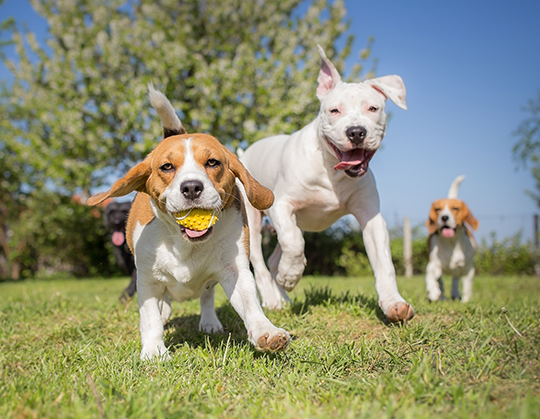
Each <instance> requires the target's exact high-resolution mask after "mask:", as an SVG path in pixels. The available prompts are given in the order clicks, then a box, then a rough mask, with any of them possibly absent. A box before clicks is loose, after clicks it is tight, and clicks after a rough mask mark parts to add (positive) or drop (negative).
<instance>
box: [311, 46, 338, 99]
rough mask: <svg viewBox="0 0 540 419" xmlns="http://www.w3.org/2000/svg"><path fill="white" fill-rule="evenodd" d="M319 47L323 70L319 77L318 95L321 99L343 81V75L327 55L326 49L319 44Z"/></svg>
mask: <svg viewBox="0 0 540 419" xmlns="http://www.w3.org/2000/svg"><path fill="white" fill-rule="evenodd" d="M317 48H318V49H319V54H320V55H321V58H322V62H321V70H320V71H319V77H318V78H317V83H319V86H318V87H317V97H318V98H319V99H321V98H322V97H324V96H326V94H327V93H328V92H329V91H330V90H332V89H333V88H334V87H336V86H337V85H338V84H339V83H341V76H340V75H339V73H338V71H337V70H336V67H334V64H332V63H331V62H330V60H329V59H328V58H327V57H326V54H325V53H324V50H323V49H322V48H321V46H320V45H317Z"/></svg>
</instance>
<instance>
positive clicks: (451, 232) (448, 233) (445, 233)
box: [441, 228, 456, 239]
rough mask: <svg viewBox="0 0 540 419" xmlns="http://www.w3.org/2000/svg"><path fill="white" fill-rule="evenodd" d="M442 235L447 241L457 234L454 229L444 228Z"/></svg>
mask: <svg viewBox="0 0 540 419" xmlns="http://www.w3.org/2000/svg"><path fill="white" fill-rule="evenodd" d="M441 233H442V235H443V236H444V237H446V238H447V239H449V238H450V237H454V234H456V232H455V231H454V229H453V228H443V229H442V231H441Z"/></svg>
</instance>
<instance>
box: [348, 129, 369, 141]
mask: <svg viewBox="0 0 540 419" xmlns="http://www.w3.org/2000/svg"><path fill="white" fill-rule="evenodd" d="M366 133H367V131H366V129H365V128H364V127H361V126H356V127H349V128H347V131H345V135H346V136H347V138H348V139H349V140H350V141H351V143H353V144H360V143H362V142H363V141H364V140H365V138H366Z"/></svg>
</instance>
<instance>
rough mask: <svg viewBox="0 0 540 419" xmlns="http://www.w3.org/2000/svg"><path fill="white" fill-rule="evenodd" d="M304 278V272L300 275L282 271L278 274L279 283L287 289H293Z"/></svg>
mask: <svg viewBox="0 0 540 419" xmlns="http://www.w3.org/2000/svg"><path fill="white" fill-rule="evenodd" d="M301 278H302V274H300V275H290V274H286V275H282V274H280V273H278V274H277V276H276V281H277V283H278V284H279V285H281V286H282V287H283V289H284V290H285V291H292V290H293V289H294V288H295V287H296V285H297V284H298V282H300V279H301Z"/></svg>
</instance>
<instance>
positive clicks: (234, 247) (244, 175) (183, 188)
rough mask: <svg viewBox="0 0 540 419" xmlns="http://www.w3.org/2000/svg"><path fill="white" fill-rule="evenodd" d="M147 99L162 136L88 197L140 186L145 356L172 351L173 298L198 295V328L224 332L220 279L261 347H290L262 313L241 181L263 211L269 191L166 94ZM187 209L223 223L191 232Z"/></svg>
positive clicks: (134, 237) (137, 249)
mask: <svg viewBox="0 0 540 419" xmlns="http://www.w3.org/2000/svg"><path fill="white" fill-rule="evenodd" d="M149 97H150V101H151V103H152V105H153V106H154V108H155V109H156V110H157V112H158V114H159V115H160V117H161V120H162V123H163V128H164V137H165V138H164V139H163V141H161V143H159V145H158V146H157V147H156V148H155V149H154V150H153V151H152V152H151V153H150V154H149V155H148V156H147V157H146V158H145V159H144V161H142V162H141V163H139V164H137V165H136V166H135V167H133V168H132V169H131V170H129V171H128V173H127V174H126V175H125V176H124V177H123V178H121V179H120V180H118V181H116V182H115V183H114V184H113V186H112V187H111V189H110V190H109V191H107V192H101V193H98V194H96V195H94V196H92V197H90V198H89V199H88V203H89V204H90V205H96V204H99V203H100V202H102V201H103V200H105V199H107V198H110V197H118V196H124V195H127V194H128V193H130V192H132V191H138V192H139V193H138V194H137V195H136V197H135V200H134V202H133V206H132V209H131V212H130V214H129V218H128V223H127V233H126V236H127V241H128V245H129V247H130V249H131V251H132V252H133V254H134V255H135V263H136V266H137V271H138V278H137V291H138V295H139V311H140V331H141V342H142V352H141V359H146V358H153V357H156V356H161V357H165V358H168V357H169V355H168V351H167V348H166V347H165V343H164V342H163V325H164V324H165V323H166V322H167V321H168V319H169V317H170V315H171V304H170V298H172V299H174V300H177V301H180V302H182V301H185V300H187V299H191V298H200V304H201V320H200V324H199V328H200V330H202V331H204V332H207V333H213V332H219V331H221V330H222V329H223V328H222V325H221V323H220V321H219V320H218V318H217V316H216V312H215V309H214V286H215V285H216V284H217V283H219V284H221V286H222V287H223V289H224V290H225V293H226V295H227V297H228V298H229V300H230V302H231V304H232V306H233V307H234V309H235V310H236V312H237V313H238V314H239V315H240V317H241V318H242V320H243V321H244V324H245V326H246V329H247V332H248V339H249V341H250V342H251V343H252V344H253V345H255V347H256V348H257V349H259V350H269V351H277V350H281V349H285V348H286V347H287V345H288V344H289V341H290V336H289V334H288V333H287V332H286V331H285V330H283V329H279V328H277V327H275V326H274V325H273V324H272V323H271V322H270V321H269V320H268V319H267V318H266V316H265V315H264V313H263V311H262V309H261V305H260V302H259V299H258V296H257V290H256V286H255V280H254V278H253V275H252V273H251V272H250V270H249V230H248V225H247V217H246V213H245V208H244V202H243V201H242V194H241V192H240V187H241V186H240V184H241V185H243V188H244V189H245V193H246V196H247V199H248V200H249V202H250V203H251V205H253V206H254V207H255V208H259V209H260V210H264V209H267V208H269V207H270V206H271V205H272V202H273V199H274V197H273V194H272V192H271V191H270V190H269V189H267V188H265V187H263V186H261V185H260V184H259V183H258V182H257V181H256V180H255V179H253V177H251V175H250V174H249V173H248V171H247V170H246V169H245V168H244V166H243V165H242V163H240V161H239V160H238V158H237V157H236V156H235V155H234V154H233V153H231V152H230V151H229V150H228V149H227V148H225V147H224V146H223V145H221V144H220V142H219V141H218V140H217V139H216V138H214V137H212V136H210V135H206V134H186V131H185V129H184V127H183V126H182V124H181V122H180V120H179V119H178V117H177V116H176V113H175V112H174V109H173V107H172V106H171V104H170V102H169V101H168V99H167V98H166V97H165V95H163V94H162V93H161V92H158V91H157V90H155V89H154V88H153V87H152V86H149ZM238 181H239V182H238ZM190 208H203V209H212V210H217V211H219V212H218V214H217V215H218V217H219V221H217V223H216V224H215V225H214V226H213V227H210V228H209V229H207V230H206V231H204V234H202V233H198V234H196V235H194V233H193V231H191V230H188V229H186V228H184V227H181V226H180V225H178V224H177V223H176V221H175V218H174V216H173V214H174V213H177V212H180V211H184V210H187V209H190Z"/></svg>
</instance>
